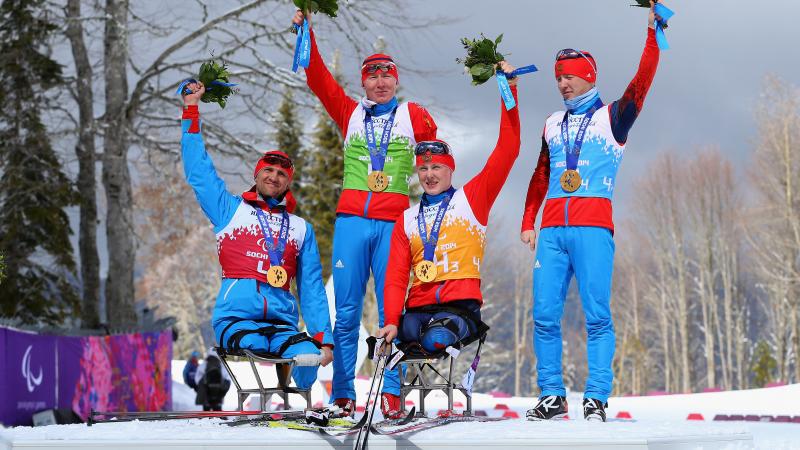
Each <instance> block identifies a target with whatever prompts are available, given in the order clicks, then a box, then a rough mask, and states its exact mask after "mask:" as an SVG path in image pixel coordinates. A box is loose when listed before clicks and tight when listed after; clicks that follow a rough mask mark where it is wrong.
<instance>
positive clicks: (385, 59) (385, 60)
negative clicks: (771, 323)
mask: <svg viewBox="0 0 800 450" xmlns="http://www.w3.org/2000/svg"><path fill="white" fill-rule="evenodd" d="M372 64H386V65H388V66H389V71H388V72H387V73H388V74H389V75H391V76H393V77H394V79H395V80H397V81H400V78H399V76H398V74H397V65H396V64H395V63H394V60H393V59H392V57H391V56H389V55H384V54H383V53H375V54H374V55H370V56H367V57H366V59H364V62H362V63H361V82H362V83H363V82H364V80H366V79H367V77H368V76H369V73H367V66H369V65H372Z"/></svg>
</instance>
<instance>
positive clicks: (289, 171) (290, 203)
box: [242, 150, 297, 213]
mask: <svg viewBox="0 0 800 450" xmlns="http://www.w3.org/2000/svg"><path fill="white" fill-rule="evenodd" d="M270 155H274V156H278V157H283V158H286V159H287V160H289V162H290V163H291V162H292V159H291V158H289V155H287V154H286V152H282V151H280V150H270V151H268V152H266V153H264V156H262V157H261V159H259V160H258V162H257V163H256V168H255V170H253V179H255V178H256V177H257V176H258V173H259V172H261V170H262V169H263V168H265V167H277V168H279V169H281V170H283V171H284V172H286V175H287V176H288V177H289V180H291V179H292V177H293V176H294V164H292V165H290V166H289V167H283V166H281V165H279V164H268V163H267V161H265V158H266V157H267V156H270ZM242 197H244V199H245V200H250V201H253V200H256V199H257V198H258V194H257V190H256V187H255V186H253V187H252V188H250V190H249V191H247V192H245V193H244V194H242ZM283 198H284V199H285V200H286V211H288V212H289V213H293V212H294V210H295V208H297V200H296V199H295V198H294V195H292V191H291V190H290V189H286V193H285V194H284V197H283Z"/></svg>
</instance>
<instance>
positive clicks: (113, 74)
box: [103, 0, 136, 326]
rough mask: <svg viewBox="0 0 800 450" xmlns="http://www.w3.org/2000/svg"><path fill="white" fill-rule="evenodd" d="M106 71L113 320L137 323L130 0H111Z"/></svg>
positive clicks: (105, 156) (109, 286) (106, 176)
mask: <svg viewBox="0 0 800 450" xmlns="http://www.w3.org/2000/svg"><path fill="white" fill-rule="evenodd" d="M104 44H105V48H104V57H105V65H104V76H105V93H106V112H105V115H106V132H105V141H104V144H105V145H104V146H105V148H104V153H103V187H104V188H105V191H106V199H107V204H108V217H107V220H106V235H107V237H108V280H107V282H106V304H107V311H108V319H109V324H110V325H112V326H131V325H134V324H135V323H136V310H135V307H134V296H133V292H134V291H133V269H134V262H135V256H136V249H135V248H134V239H133V237H134V228H133V196H132V192H131V178H130V172H129V170H128V139H127V133H128V129H129V128H128V127H129V121H128V117H126V114H125V102H126V101H127V98H128V80H127V60H128V1H127V0H107V1H106V22H105V41H104Z"/></svg>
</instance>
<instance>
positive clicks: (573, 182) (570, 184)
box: [560, 169, 581, 192]
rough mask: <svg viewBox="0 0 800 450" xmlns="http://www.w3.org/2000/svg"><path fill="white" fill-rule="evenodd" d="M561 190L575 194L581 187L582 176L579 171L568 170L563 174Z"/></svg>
mask: <svg viewBox="0 0 800 450" xmlns="http://www.w3.org/2000/svg"><path fill="white" fill-rule="evenodd" d="M560 181H561V189H563V190H564V191H565V192H575V191H577V190H578V189H579V188H580V187H581V174H579V173H578V171H577V170H573V169H567V170H565V171H564V173H562V174H561V180H560Z"/></svg>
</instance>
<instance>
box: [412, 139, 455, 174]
mask: <svg viewBox="0 0 800 450" xmlns="http://www.w3.org/2000/svg"><path fill="white" fill-rule="evenodd" d="M431 140H432V141H436V142H441V143H443V144H447V142H445V141H443V140H441V139H431ZM448 147H450V146H449V145H448ZM427 163H435V164H444V165H445V166H447V167H449V168H450V170H452V171H453V172H455V171H456V160H455V159H454V158H453V155H445V154H433V153H431V152H425V153H423V154H422V155H416V165H417V167H419V166H421V165H423V164H427Z"/></svg>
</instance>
